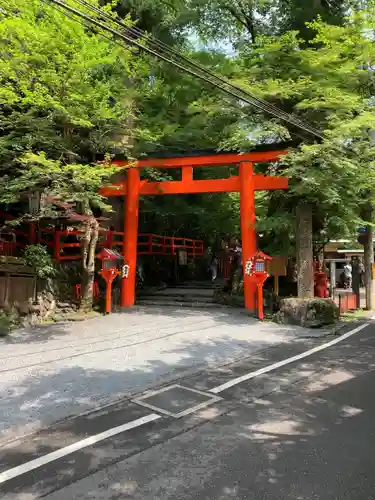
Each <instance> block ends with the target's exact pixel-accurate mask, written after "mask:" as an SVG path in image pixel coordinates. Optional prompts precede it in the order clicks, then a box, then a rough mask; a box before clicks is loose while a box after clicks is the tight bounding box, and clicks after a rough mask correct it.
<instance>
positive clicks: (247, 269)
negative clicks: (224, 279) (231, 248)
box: [245, 260, 253, 276]
mask: <svg viewBox="0 0 375 500" xmlns="http://www.w3.org/2000/svg"><path fill="white" fill-rule="evenodd" d="M252 272H253V263H252V261H251V260H248V261H247V262H246V264H245V274H246V275H247V276H250V275H251V274H252Z"/></svg>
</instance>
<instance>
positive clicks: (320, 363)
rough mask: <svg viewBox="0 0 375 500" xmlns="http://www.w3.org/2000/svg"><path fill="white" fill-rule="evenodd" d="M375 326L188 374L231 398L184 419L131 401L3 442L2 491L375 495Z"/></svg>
mask: <svg viewBox="0 0 375 500" xmlns="http://www.w3.org/2000/svg"><path fill="white" fill-rule="evenodd" d="M360 328H362V330H361V331H359V330H360ZM374 333H375V327H374V324H373V323H368V324H364V325H363V326H362V325H360V326H359V327H358V328H357V330H356V331H354V332H352V333H351V332H347V333H346V334H344V335H343V336H342V337H341V338H339V337H334V338H331V339H309V340H304V341H295V342H293V343H288V344H287V343H285V344H283V345H278V346H277V345H274V346H273V347H269V348H268V349H267V350H264V351H262V352H258V353H257V354H255V355H254V356H253V357H251V358H248V359H247V360H241V361H239V362H237V363H233V364H231V365H229V366H226V367H225V368H213V369H210V370H206V371H203V372H201V373H197V374H195V375H193V376H191V377H187V378H186V379H184V382H183V383H184V386H185V388H187V389H185V390H188V389H189V388H194V389H195V390H199V391H202V392H207V395H208V396H209V395H210V394H211V395H212V394H216V395H219V396H220V398H221V399H220V400H218V401H216V402H212V403H211V404H208V405H207V406H206V407H204V408H201V409H200V410H198V411H195V412H193V413H190V414H189V415H187V416H185V417H183V418H173V417H171V416H168V415H165V414H162V413H160V412H157V413H152V412H151V410H150V409H148V408H145V407H143V406H141V405H140V404H137V402H131V401H123V402H122V403H121V404H117V405H114V406H113V407H110V408H107V410H105V411H97V412H92V413H90V414H88V415H86V416H82V417H78V418H75V419H72V420H70V421H66V422H64V423H60V424H57V425H56V426H54V427H52V428H50V429H48V430H46V431H44V432H39V433H38V434H36V435H34V436H32V437H30V438H27V439H21V440H19V442H16V443H13V444H12V445H11V446H8V447H5V448H3V449H2V451H1V452H0V493H1V498H2V500H36V499H38V498H41V497H43V498H46V499H47V500H70V499H74V500H94V499H95V500H122V499H125V498H126V499H129V500H229V499H236V500H249V499H254V500H258V499H259V500H284V499H285V500H317V499H319V500H336V499H337V500H370V499H371V500H372V499H373V498H374V491H375V476H374V474H373V471H374V467H375V455H374V452H373V443H374V439H375V420H374V412H375V385H374V383H373V380H374V375H375V351H374V347H375V344H374V338H375V337H374ZM306 349H309V351H308V352H306ZM291 357H292V359H290V358H291ZM286 360H288V361H287V362H286ZM152 394H153V396H152V397H154V398H155V394H154V393H152ZM159 396H160V395H159ZM154 402H155V399H154ZM175 402H176V401H175ZM173 403H174V401H169V405H170V409H171V410H173V407H174V405H173ZM158 404H162V403H161V400H160V399H159V403H158ZM175 410H176V409H175ZM175 410H174V411H175ZM110 431H112V434H111V432H110ZM25 464H26V465H25Z"/></svg>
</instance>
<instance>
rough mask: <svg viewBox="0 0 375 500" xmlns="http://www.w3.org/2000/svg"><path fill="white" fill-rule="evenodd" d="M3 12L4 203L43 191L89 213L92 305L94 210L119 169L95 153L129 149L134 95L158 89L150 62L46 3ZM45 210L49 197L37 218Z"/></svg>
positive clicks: (87, 262) (87, 287) (86, 260)
mask: <svg viewBox="0 0 375 500" xmlns="http://www.w3.org/2000/svg"><path fill="white" fill-rule="evenodd" d="M92 1H93V3H94V4H95V1H96V0H92ZM0 15H1V23H0V44H1V45H0V51H1V57H0V103H1V106H0V130H1V134H0V172H1V176H2V183H1V186H0V202H7V203H11V202H15V201H17V200H19V199H20V197H22V196H23V195H25V194H28V193H30V192H34V191H39V192H40V193H41V194H42V197H43V198H44V199H45V198H47V199H48V198H51V197H52V198H53V199H55V200H56V199H57V200H59V202H60V203H61V202H63V203H68V204H71V203H73V204H75V211H77V212H78V213H80V214H81V215H83V216H84V217H82V218H81V224H83V225H84V234H85V237H84V240H83V245H82V266H83V269H82V272H83V285H84V287H83V305H84V306H85V307H89V306H90V304H91V301H92V282H93V273H94V258H95V245H96V241H97V238H98V221H97V219H96V217H95V213H97V212H98V209H103V208H105V206H106V202H105V200H104V199H103V198H102V197H101V196H99V195H98V188H99V186H100V185H101V184H102V183H103V182H104V181H105V180H106V179H107V180H108V178H109V176H110V175H111V173H112V171H111V169H110V168H108V166H107V165H102V164H98V163H97V162H96V160H97V159H98V158H99V159H100V157H101V158H103V157H104V156H105V155H106V153H107V152H108V151H110V150H111V149H112V148H113V147H114V146H116V147H117V148H119V149H120V150H121V151H122V152H123V153H124V154H128V145H127V143H124V140H123V137H124V136H128V135H129V132H128V130H127V124H128V117H129V116H131V115H132V114H133V112H134V109H133V108H130V107H129V105H128V103H129V96H132V97H134V99H135V98H136V97H137V93H138V92H139V93H140V94H141V95H142V96H146V97H147V95H148V94H149V93H150V92H152V89H151V87H150V86H149V85H148V84H147V78H145V77H147V75H148V69H147V66H145V61H144V60H143V59H142V58H137V59H136V58H134V57H133V54H132V52H131V50H128V49H126V48H125V49H124V48H120V47H118V46H116V45H114V44H113V43H111V42H109V41H108V40H106V39H104V38H102V37H100V36H98V35H96V34H95V32H93V31H91V30H89V29H87V28H86V27H85V26H83V25H81V24H79V23H77V22H76V21H74V20H69V19H67V18H66V17H65V16H63V15H62V14H61V13H60V12H58V11H56V10H54V9H53V8H51V7H48V6H46V5H45V4H44V3H41V2H40V1H39V0H30V1H28V2H26V3H25V2H23V1H22V0H4V1H3V2H2V10H1V14H0ZM134 76H136V77H137V78H138V79H139V80H141V79H143V81H144V82H145V84H144V85H139V86H138V88H137V89H134V88H133V89H129V88H127V87H126V85H124V83H125V82H126V79H127V78H131V77H134ZM142 77H143V78H142ZM138 131H139V132H140V133H142V131H141V130H140V128H138V129H135V130H131V133H132V134H136V133H137V132H138ZM46 212H48V213H49V212H50V206H48V204H47V205H44V206H42V207H41V211H40V213H39V215H38V216H39V217H43V216H44V215H45V214H46Z"/></svg>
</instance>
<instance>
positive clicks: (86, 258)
mask: <svg viewBox="0 0 375 500" xmlns="http://www.w3.org/2000/svg"><path fill="white" fill-rule="evenodd" d="M98 238H99V223H98V221H97V220H96V219H94V218H93V219H92V220H91V221H90V222H88V223H87V224H86V229H85V235H84V240H83V245H82V285H81V290H82V295H81V304H80V309H81V310H82V311H90V310H91V309H92V305H93V289H94V279H95V252H96V244H97V242H98Z"/></svg>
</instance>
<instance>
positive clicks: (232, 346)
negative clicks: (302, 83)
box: [0, 308, 306, 442]
mask: <svg viewBox="0 0 375 500" xmlns="http://www.w3.org/2000/svg"><path fill="white" fill-rule="evenodd" d="M301 332H302V330H301V329H298V328H283V327H279V326H277V325H274V324H271V323H263V324H261V323H259V322H257V321H256V320H254V319H251V318H249V317H248V316H246V315H244V314H243V313H239V312H236V311H233V310H228V311H227V310H223V309H221V310H217V311H211V310H210V311H209V312H208V311H207V312H205V311H200V312H197V311H191V310H189V309H183V310H173V309H168V308H167V309H164V310H163V309H160V308H159V309H152V308H148V309H143V310H142V309H140V310H136V311H134V312H131V313H126V314H114V315H111V316H110V317H100V318H95V319H92V320H89V321H86V322H83V323H72V324H70V325H65V326H62V325H60V326H58V325H53V326H48V327H47V326H46V327H42V328H39V329H38V330H37V331H35V330H34V331H23V332H20V333H19V334H15V335H12V337H11V338H9V339H6V340H0V442H5V441H7V440H9V439H11V438H13V437H14V436H18V435H20V434H24V433H27V432H29V431H33V430H35V429H38V428H41V427H45V426H46V425H49V424H51V423H53V422H55V421H57V420H60V419H63V418H66V417H68V416H71V415H76V414H79V413H82V412H85V411H87V410H89V409H90V408H93V407H95V406H97V405H104V404H107V403H111V402H113V401H116V400H118V399H120V398H124V397H125V396H126V395H128V394H129V393H136V392H140V391H143V390H145V389H146V388H148V387H154V386H157V385H160V384H162V383H164V384H165V383H167V382H168V381H172V380H175V379H178V378H181V377H184V376H186V375H188V374H192V373H195V372H197V371H199V370H202V369H205V368H207V367H208V366H212V365H217V364H225V363H228V362H230V361H233V360H236V359H239V358H241V357H244V356H249V355H251V354H253V353H255V352H257V351H259V350H261V349H264V348H265V347H267V346H271V345H275V344H279V343H283V342H289V341H291V340H293V339H295V338H296V336H297V337H298V336H299V335H301ZM304 333H305V334H306V332H304Z"/></svg>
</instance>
